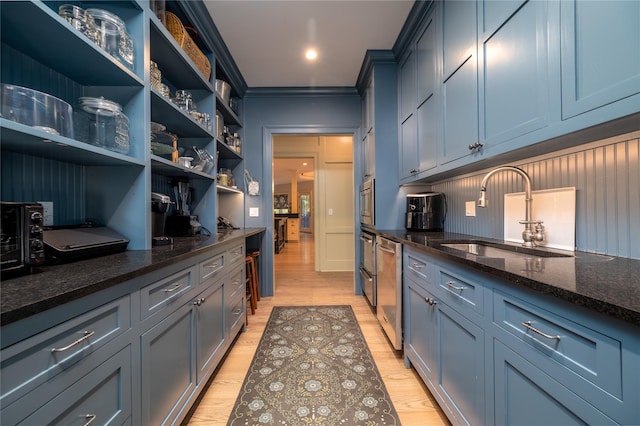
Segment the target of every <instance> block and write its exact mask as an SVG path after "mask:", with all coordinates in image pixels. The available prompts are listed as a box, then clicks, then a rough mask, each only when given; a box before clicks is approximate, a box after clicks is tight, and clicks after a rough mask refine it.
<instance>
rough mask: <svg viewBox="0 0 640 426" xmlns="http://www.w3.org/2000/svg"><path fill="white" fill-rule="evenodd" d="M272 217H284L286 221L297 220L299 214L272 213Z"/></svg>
mask: <svg viewBox="0 0 640 426" xmlns="http://www.w3.org/2000/svg"><path fill="white" fill-rule="evenodd" d="M273 217H275V218H281V217H286V218H288V219H298V218H299V217H300V213H274V214H273Z"/></svg>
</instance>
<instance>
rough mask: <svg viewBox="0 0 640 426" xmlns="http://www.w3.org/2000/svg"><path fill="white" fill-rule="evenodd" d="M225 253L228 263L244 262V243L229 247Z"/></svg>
mask: <svg viewBox="0 0 640 426" xmlns="http://www.w3.org/2000/svg"><path fill="white" fill-rule="evenodd" d="M227 255H228V257H229V265H236V264H238V263H242V262H244V259H245V249H244V243H242V244H238V245H236V246H233V247H231V248H230V249H229V250H228V251H227Z"/></svg>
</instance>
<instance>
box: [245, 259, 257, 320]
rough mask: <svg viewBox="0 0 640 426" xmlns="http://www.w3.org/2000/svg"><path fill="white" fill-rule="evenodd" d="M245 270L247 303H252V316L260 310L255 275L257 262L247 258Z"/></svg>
mask: <svg viewBox="0 0 640 426" xmlns="http://www.w3.org/2000/svg"><path fill="white" fill-rule="evenodd" d="M245 268H246V270H247V271H246V277H247V278H246V285H247V302H250V303H251V315H254V314H255V313H256V309H257V308H258V299H257V294H256V291H257V281H258V279H257V277H256V275H255V273H256V272H255V271H256V268H255V262H254V260H253V257H252V256H246V257H245Z"/></svg>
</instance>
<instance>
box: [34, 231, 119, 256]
mask: <svg viewBox="0 0 640 426" xmlns="http://www.w3.org/2000/svg"><path fill="white" fill-rule="evenodd" d="M43 240H44V250H45V257H46V260H47V263H53V264H56V263H67V262H75V261H77V260H83V259H90V258H93V257H99V256H105V255H108V254H114V253H118V252H121V251H124V250H126V248H127V245H128V244H129V240H128V239H126V238H125V237H123V236H122V235H120V234H119V233H117V232H116V231H114V230H113V229H111V228H107V227H106V226H97V227H93V226H82V225H81V226H78V227H63V228H55V229H45V230H44V233H43Z"/></svg>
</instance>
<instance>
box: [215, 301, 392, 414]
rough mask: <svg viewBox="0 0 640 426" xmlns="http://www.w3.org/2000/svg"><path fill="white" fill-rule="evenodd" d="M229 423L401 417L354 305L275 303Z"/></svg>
mask: <svg viewBox="0 0 640 426" xmlns="http://www.w3.org/2000/svg"><path fill="white" fill-rule="evenodd" d="M227 424H228V425H233V426H240V425H243V426H247V425H251V426H254V425H257V426H260V425H280V426H283V425H288V426H298V425H305V426H308V425H316V426H342V425H344V426H346V425H366V426H377V425H400V421H399V419H398V414H397V413H396V410H395V408H394V407H393V404H392V402H391V400H390V399H389V395H388V393H387V390H386V388H385V386H384V383H383V382H382V378H381V377H380V373H379V372H378V369H377V367H376V365H375V363H374V360H373V357H372V356H371V352H370V351H369V348H368V347H367V344H366V342H365V340H364V336H363V335H362V330H361V329H360V326H359V325H358V322H357V320H356V317H355V315H354V313H353V310H352V309H351V306H277V307H274V308H273V311H272V313H271V316H270V317H269V321H268V322H267V326H266V328H265V331H264V334H263V335H262V338H261V339H260V343H259V344H258V349H257V351H256V354H255V356H254V358H253V361H252V362H251V366H250V367H249V372H248V373H247V376H246V377H245V379H244V383H243V385H242V389H241V391H240V395H238V399H237V400H236V405H235V407H234V409H233V411H232V412H231V417H230V418H229V422H228V423H227Z"/></svg>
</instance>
